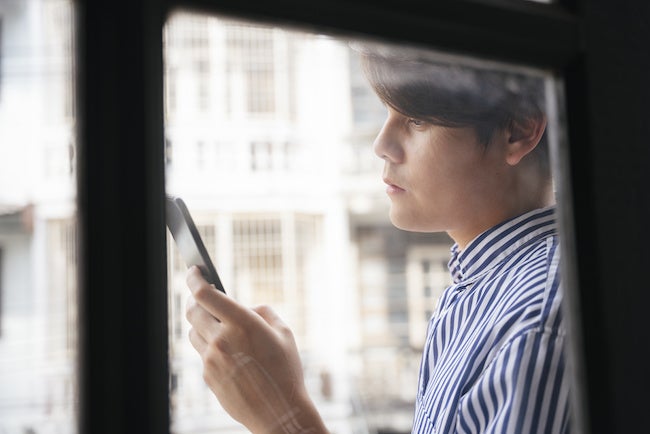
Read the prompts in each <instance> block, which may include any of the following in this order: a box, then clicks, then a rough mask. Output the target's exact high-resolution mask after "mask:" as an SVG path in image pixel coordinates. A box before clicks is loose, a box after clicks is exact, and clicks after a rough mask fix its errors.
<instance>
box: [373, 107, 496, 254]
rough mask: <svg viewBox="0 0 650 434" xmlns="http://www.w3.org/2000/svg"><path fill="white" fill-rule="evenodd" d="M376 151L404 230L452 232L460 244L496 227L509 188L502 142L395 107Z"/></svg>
mask: <svg viewBox="0 0 650 434" xmlns="http://www.w3.org/2000/svg"><path fill="white" fill-rule="evenodd" d="M497 135H498V134H497ZM374 150H375V153H376V154H377V156H379V157H380V158H382V159H383V160H384V162H385V165H384V172H383V178H384V182H386V184H387V185H388V186H387V189H386V192H387V194H388V196H389V197H390V199H391V209H390V219H391V221H392V222H393V224H394V225H395V226H397V227H398V228H401V229H405V230H411V231H418V232H439V231H446V232H448V233H449V234H450V235H451V236H452V237H453V238H454V239H455V240H456V241H457V242H459V241H460V240H462V239H463V238H467V237H469V239H468V240H467V241H469V240H471V239H472V238H473V237H474V236H476V235H478V234H479V233H480V232H482V231H483V230H485V229H487V228H488V227H490V226H489V224H488V223H487V222H488V221H490V220H491V216H492V214H493V213H494V212H495V210H494V207H498V206H499V205H498V200H497V199H498V198H499V197H498V196H499V195H500V194H501V192H502V191H503V190H504V188H507V187H508V185H507V183H508V177H507V172H508V170H507V164H506V162H505V152H506V151H505V146H503V145H502V144H501V143H500V141H499V140H496V141H493V142H491V143H490V144H489V145H488V146H487V147H486V146H485V145H484V144H481V143H479V142H478V138H477V135H476V132H475V131H474V129H473V128H448V127H441V126H437V125H432V124H430V123H427V122H424V121H419V120H417V119H413V118H409V117H407V116H404V115H403V114H401V113H399V112H397V111H396V110H394V109H392V108H390V107H389V108H388V116H387V118H386V121H385V123H384V126H383V128H382V130H381V132H380V133H379V135H378V136H377V138H376V140H375V143H374ZM497 211H498V210H497ZM490 224H491V223H490ZM486 225H487V226H486ZM457 237H458V239H457Z"/></svg>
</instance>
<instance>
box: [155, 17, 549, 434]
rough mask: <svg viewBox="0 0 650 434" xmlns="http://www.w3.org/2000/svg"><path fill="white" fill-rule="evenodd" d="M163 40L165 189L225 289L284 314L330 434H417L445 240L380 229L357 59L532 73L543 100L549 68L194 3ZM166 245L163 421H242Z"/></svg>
mask: <svg viewBox="0 0 650 434" xmlns="http://www.w3.org/2000/svg"><path fill="white" fill-rule="evenodd" d="M164 38H165V95H166V98H165V113H166V117H165V149H166V161H167V167H166V183H167V184H166V190H167V193H169V194H172V195H175V196H180V197H181V198H183V199H184V200H185V202H186V203H187V205H188V207H189V209H190V212H191V213H192V215H193V217H194V219H195V221H196V222H197V225H198V226H199V231H200V232H201V234H202V236H203V238H204V242H205V244H206V247H207V249H208V250H209V253H210V255H211V257H212V259H213V261H214V262H215V265H216V267H217V269H218V271H219V274H220V276H221V280H222V282H223V284H224V286H225V288H226V291H227V293H228V294H229V295H231V296H232V297H234V298H235V299H237V300H238V301H240V302H242V303H243V304H245V305H250V306H253V305H257V304H269V305H271V306H272V307H273V308H274V309H275V310H276V311H277V312H278V313H279V314H280V316H281V317H282V318H283V319H284V320H285V321H286V322H287V323H288V324H289V326H290V327H291V328H292V330H293V332H294V334H295V337H296V340H297V343H298V347H299V349H300V354H301V357H302V361H303V366H304V371H305V381H306V383H307V387H308V389H309V392H310V393H311V396H312V398H313V399H314V400H315V402H316V405H317V407H318V408H319V410H320V412H321V414H322V415H323V418H324V419H325V422H326V424H327V425H328V428H329V429H330V430H331V431H332V432H339V433H352V432H355V433H356V432H405V433H406V432H410V429H411V427H412V423H413V421H412V418H413V408H414V401H415V397H416V393H417V384H418V374H419V365H420V361H421V357H422V351H423V348H424V346H425V339H426V336H427V327H428V324H429V321H430V320H431V318H432V316H433V315H434V312H435V311H436V310H437V309H438V304H439V302H440V299H441V296H442V294H443V291H444V290H445V288H446V287H448V286H449V285H450V284H452V274H451V273H450V271H449V269H448V262H449V260H450V257H451V252H450V250H451V248H452V245H453V244H454V240H453V239H452V238H451V237H449V236H448V235H447V234H445V233H438V232H433V231H428V230H424V231H417V230H416V231H414V230H403V229H398V228H397V227H395V225H394V224H393V223H391V218H390V216H391V202H390V200H389V199H388V198H387V195H386V185H385V184H384V183H383V182H382V171H383V168H384V161H382V158H379V157H378V156H377V155H375V152H374V151H373V142H374V141H375V138H376V137H377V136H378V134H379V133H380V131H381V129H382V125H383V124H384V121H385V120H386V118H387V113H388V111H387V110H388V108H387V106H386V105H384V104H382V103H381V101H380V99H379V98H378V97H377V95H376V94H375V92H374V91H373V89H372V88H371V86H370V85H369V83H368V79H367V78H366V77H365V76H364V72H363V71H362V67H361V61H360V57H361V54H362V53H364V52H367V50H374V51H377V52H380V53H381V52H392V53H399V54H398V56H401V57H402V58H403V59H404V61H405V62H409V61H412V60H414V59H415V60H418V61H425V62H432V63H436V64H440V65H446V67H445V68H442V69H441V70H437V72H436V71H433V72H432V73H437V74H439V75H438V76H437V77H436V79H438V80H444V79H445V78H451V79H452V81H454V80H455V81H454V83H456V84H455V85H457V86H461V87H462V86H468V87H470V86H471V85H472V81H473V80H476V75H475V73H467V72H466V70H465V69H464V68H475V69H478V70H480V69H485V70H486V71H488V72H486V74H492V75H491V76H490V77H492V76H493V77H494V80H503V83H502V85H503V86H504V87H506V88H508V92H511V93H512V95H517V94H518V92H519V91H520V87H522V86H528V85H530V84H531V82H535V83H536V84H535V86H536V89H537V90H536V92H538V94H539V95H540V99H541V100H542V101H543V100H544V99H545V98H549V97H550V98H552V97H553V94H552V92H551V91H550V89H552V88H553V80H552V78H551V76H550V75H549V74H547V73H545V72H543V71H536V70H530V69H527V68H522V67H515V66H512V65H507V66H506V65H501V64H496V63H491V62H483V61H478V60H476V59H466V58H461V57H456V56H452V55H449V54H443V53H436V52H428V51H420V50H416V49H414V48H409V47H396V46H389V45H385V44H375V43H371V42H368V41H350V40H346V39H341V38H336V37H332V36H328V35H323V34H314V33H309V32H302V31H298V30H295V29H287V28H281V27H277V26H272V25H266V24H254V23H249V22H243V21H237V20H232V19H226V18H220V17H216V16H205V15H195V14H190V13H177V14H175V15H174V16H173V17H172V18H171V19H170V20H169V22H168V23H167V25H166V27H165V33H164ZM490 71H491V72H490ZM494 71H498V73H495V72H494ZM501 71H506V72H508V73H511V74H513V75H512V77H514V76H517V77H519V78H517V79H515V78H512V77H510V76H508V77H506V78H499V77H500V75H499V74H500V73H501ZM509 77H510V78H509ZM402 78H404V79H406V80H408V78H409V77H408V76H402ZM487 81H488V82H489V81H490V79H488V80H487ZM522 83H523V84H522ZM452 86H453V84H452ZM489 91H490V90H489V89H487V92H489ZM413 92H414V95H413V96H414V97H419V96H421V95H419V94H418V91H417V90H414V91H413ZM545 95H547V96H546V97H545ZM469 97H470V96H469V95H468V98H469ZM513 98H516V96H514V97H513ZM449 103H450V104H453V103H454V101H453V100H452V101H450V102H449ZM549 107H555V106H554V105H553V104H549ZM448 109H449V110H451V111H453V110H454V107H453V106H450V107H448ZM464 115H465V114H464V113H461V114H460V117H462V116H464ZM474 115H475V114H467V116H470V117H471V116H474ZM549 118H553V116H551V115H549ZM416 121H417V119H416ZM432 122H434V123H435V122H439V123H441V124H443V123H444V122H442V121H440V120H435V119H434V120H432ZM458 122H461V121H460V120H459V121H458ZM482 122H483V121H481V122H478V123H479V124H481V125H482ZM444 126H445V127H447V128H451V129H453V128H454V127H456V126H457V125H455V124H454V125H452V124H450V123H449V122H447V124H445V125H444ZM416 128H417V126H416ZM553 128H555V126H554V125H552V122H551V123H550V124H549V126H548V129H549V131H552V130H553ZM478 130H479V131H478V135H479V136H480V137H484V136H485V135H488V136H489V134H491V133H492V132H493V131H491V130H481V129H480V128H478ZM481 134H483V135H481ZM554 137H555V136H554V135H553V133H552V132H549V133H548V138H549V139H550V140H553V138H554ZM459 170H460V169H459ZM465 170H467V169H465ZM463 199H464V198H463V197H456V198H453V200H455V201H462V200H463ZM441 200H443V199H441ZM168 245H169V255H170V256H169V264H170V267H169V269H170V279H169V298H170V303H169V306H170V321H171V324H172V327H170V332H171V335H170V354H171V356H170V357H171V360H170V364H171V371H172V374H171V375H172V380H171V390H170V393H171V403H172V404H171V405H172V409H171V412H172V432H174V433H191V432H245V430H244V429H243V428H242V427H240V426H239V425H238V424H237V423H236V422H234V421H233V420H232V419H231V418H230V417H229V416H228V415H227V414H226V413H225V412H224V411H223V410H222V409H221V406H220V405H219V403H218V402H217V400H216V398H215V397H214V396H213V395H212V394H211V392H210V391H209V389H208V388H207V386H206V385H205V384H204V382H203V379H202V375H201V373H202V365H201V360H200V357H199V356H198V355H197V354H196V352H195V351H194V349H193V348H192V347H191V345H190V342H189V340H188V338H187V336H188V330H189V327H190V326H189V324H188V322H187V321H186V320H185V318H184V309H185V300H186V299H187V298H188V296H189V294H190V293H189V290H188V288H187V286H186V284H185V274H186V269H185V264H184V262H183V260H182V259H181V258H180V256H178V253H177V251H176V248H175V245H174V243H173V242H172V241H171V238H170V241H169V244H168ZM333 318H334V319H333Z"/></svg>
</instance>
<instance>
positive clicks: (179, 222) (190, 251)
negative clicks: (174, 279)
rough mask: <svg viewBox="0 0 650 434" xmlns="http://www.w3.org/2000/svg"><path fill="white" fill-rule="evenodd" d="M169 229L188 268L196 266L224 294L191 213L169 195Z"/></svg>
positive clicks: (167, 209)
mask: <svg viewBox="0 0 650 434" xmlns="http://www.w3.org/2000/svg"><path fill="white" fill-rule="evenodd" d="M166 213H167V228H168V229H169V232H170V233H171V234H172V238H173V239H174V241H175V242H176V246H177V247H178V251H179V252H180V254H181V257H182V258H183V261H185V264H186V265H187V267H188V268H189V267H191V266H192V265H196V266H197V267H199V269H200V270H201V273H202V274H203V277H205V279H206V280H207V281H208V282H209V283H211V284H213V285H214V286H215V287H216V288H217V289H218V290H219V291H222V292H223V293H225V292H226V290H225V289H224V288H223V285H222V284H221V279H219V274H217V269H216V268H215V267H214V264H213V263H212V260H211V259H210V255H209V254H208V251H207V250H206V248H205V245H204V244H203V240H202V239H201V236H200V235H199V231H198V229H197V228H196V225H195V224H194V220H193V219H192V216H191V215H190V212H189V211H188V209H187V206H186V205H185V202H183V199H181V198H180V197H175V196H170V195H167V199H166Z"/></svg>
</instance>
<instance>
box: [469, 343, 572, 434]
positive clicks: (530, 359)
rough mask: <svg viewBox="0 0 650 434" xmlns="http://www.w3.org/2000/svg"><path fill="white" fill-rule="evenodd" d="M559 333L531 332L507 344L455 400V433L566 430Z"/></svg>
mask: <svg viewBox="0 0 650 434" xmlns="http://www.w3.org/2000/svg"><path fill="white" fill-rule="evenodd" d="M563 346H564V338H563V336H560V335H557V334H553V333H549V332H544V331H540V330H531V331H528V332H525V333H522V334H521V335H519V336H518V337H516V338H514V339H513V340H511V341H510V342H509V343H508V344H506V345H505V346H504V347H503V348H502V350H501V351H500V352H499V353H498V354H497V356H496V357H495V359H494V360H492V361H491V362H490V364H489V365H488V366H487V367H486V369H485V370H484V372H483V373H482V375H481V376H480V377H479V378H478V380H477V381H476V382H474V383H473V384H472V385H471V386H470V387H469V388H468V389H467V390H465V391H463V394H462V396H461V399H460V401H459V408H458V414H457V421H456V432H457V433H462V434H466V433H472V434H478V433H481V434H487V433H494V434H497V433H499V434H501V433H526V434H564V433H568V432H569V414H568V412H569V409H568V400H569V379H568V378H567V375H566V372H565V363H564V348H563Z"/></svg>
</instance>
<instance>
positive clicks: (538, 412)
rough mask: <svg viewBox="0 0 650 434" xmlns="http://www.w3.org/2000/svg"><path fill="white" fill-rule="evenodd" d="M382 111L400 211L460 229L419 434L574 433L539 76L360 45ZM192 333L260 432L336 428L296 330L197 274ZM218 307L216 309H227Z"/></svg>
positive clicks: (237, 411) (422, 225)
mask: <svg viewBox="0 0 650 434" xmlns="http://www.w3.org/2000/svg"><path fill="white" fill-rule="evenodd" d="M361 53H362V57H363V62H364V68H365V72H366V76H367V78H368V80H369V81H370V83H371V85H372V87H373V89H374V90H375V92H376V93H377V95H378V96H379V97H380V99H381V100H382V101H383V102H384V103H385V105H386V108H387V111H388V116H387V118H386V121H385V123H384V126H383V128H382V130H381V132H380V133H379V135H378V136H377V138H376V141H375V145H374V148H375V153H376V154H377V156H379V157H380V158H382V159H383V160H384V163H385V164H384V171H383V179H384V182H385V183H386V184H387V189H386V192H387V194H388V196H389V197H390V200H391V208H390V219H391V221H392V222H393V224H394V225H395V226H397V227H399V228H401V229H405V230H410V231H422V232H434V231H445V232H447V233H448V234H449V235H450V236H451V238H453V240H454V241H455V245H454V247H453V248H452V257H451V260H450V262H449V266H450V272H451V274H452V277H453V284H452V285H451V286H450V287H449V288H447V289H446V290H445V292H444V294H443V296H442V298H441V300H440V302H439V304H438V307H437V308H436V312H435V313H434V315H433V317H432V319H431V322H430V324H429V329H428V332H427V339H426V345H425V348H424V354H423V358H422V363H421V368H420V380H419V386H418V392H417V397H416V406H415V417H414V424H413V432H418V433H566V432H569V410H568V395H569V382H568V378H567V375H566V371H565V367H564V363H565V361H564V359H565V356H564V348H563V346H564V334H565V332H564V328H563V325H562V315H561V308H560V302H561V293H560V287H559V282H560V280H559V248H558V236H557V231H556V227H555V221H554V206H553V203H554V199H553V191H552V179H551V174H550V170H549V163H548V150H547V145H546V140H545V135H544V131H545V127H546V117H545V115H544V110H543V84H542V82H541V80H540V79H535V78H531V77H527V76H525V75H521V74H516V73H503V72H500V71H490V70H479V69H475V68H471V67H467V66H459V65H456V66H450V65H445V64H439V63H437V61H436V60H435V59H428V58H425V57H419V56H417V55H416V56H412V55H410V54H409V57H406V56H405V55H404V54H403V53H404V52H403V51H398V52H393V51H390V50H388V51H386V50H384V49H381V48H380V49H374V48H373V49H368V48H361ZM187 281H188V286H189V287H190V289H191V290H192V294H193V297H194V300H195V303H192V304H191V305H190V306H189V307H188V311H187V317H188V319H189V321H190V323H191V324H192V326H193V329H192V331H191V333H190V339H191V342H192V344H193V346H194V347H195V348H196V350H197V351H198V352H199V353H200V354H201V356H202V358H203V361H204V378H205V380H206V382H207V384H208V385H209V386H210V388H211V389H212V391H213V392H214V393H215V395H216V396H217V398H218V399H219V401H220V402H221V404H222V405H223V407H224V408H225V409H226V410H227V411H228V412H229V413H230V414H231V415H232V416H233V417H234V418H235V419H237V420H239V421H240V422H241V423H243V424H244V425H245V426H246V427H247V428H248V429H250V430H251V431H252V432H255V433H266V432H278V433H280V432H281V433H287V432H290V433H293V432H319V433H320V432H326V427H325V424H324V423H323V421H322V419H321V418H320V416H319V415H318V412H317V410H316V409H315V407H314V405H313V403H312V401H311V400H310V398H309V397H308V395H307V392H306V390H305V387H304V384H303V377H302V368H301V364H300V360H299V356H298V351H297V349H296V346H295V343H294V340H293V337H292V335H291V332H290V330H289V329H288V328H287V327H286V325H285V324H284V323H283V322H282V321H281V320H280V319H279V318H278V317H277V315H275V313H273V311H272V310H271V309H270V308H269V307H259V308H255V309H247V308H244V307H243V306H240V305H239V304H237V303H236V302H235V301H233V300H232V299H230V298H228V297H226V296H225V295H223V294H221V293H219V292H218V291H215V290H213V289H212V288H211V287H210V286H209V285H208V284H207V283H206V282H205V280H203V279H202V278H201V275H200V273H199V272H198V270H196V269H192V270H190V272H189V274H188V280H187ZM217 318H218V320H217Z"/></svg>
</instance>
